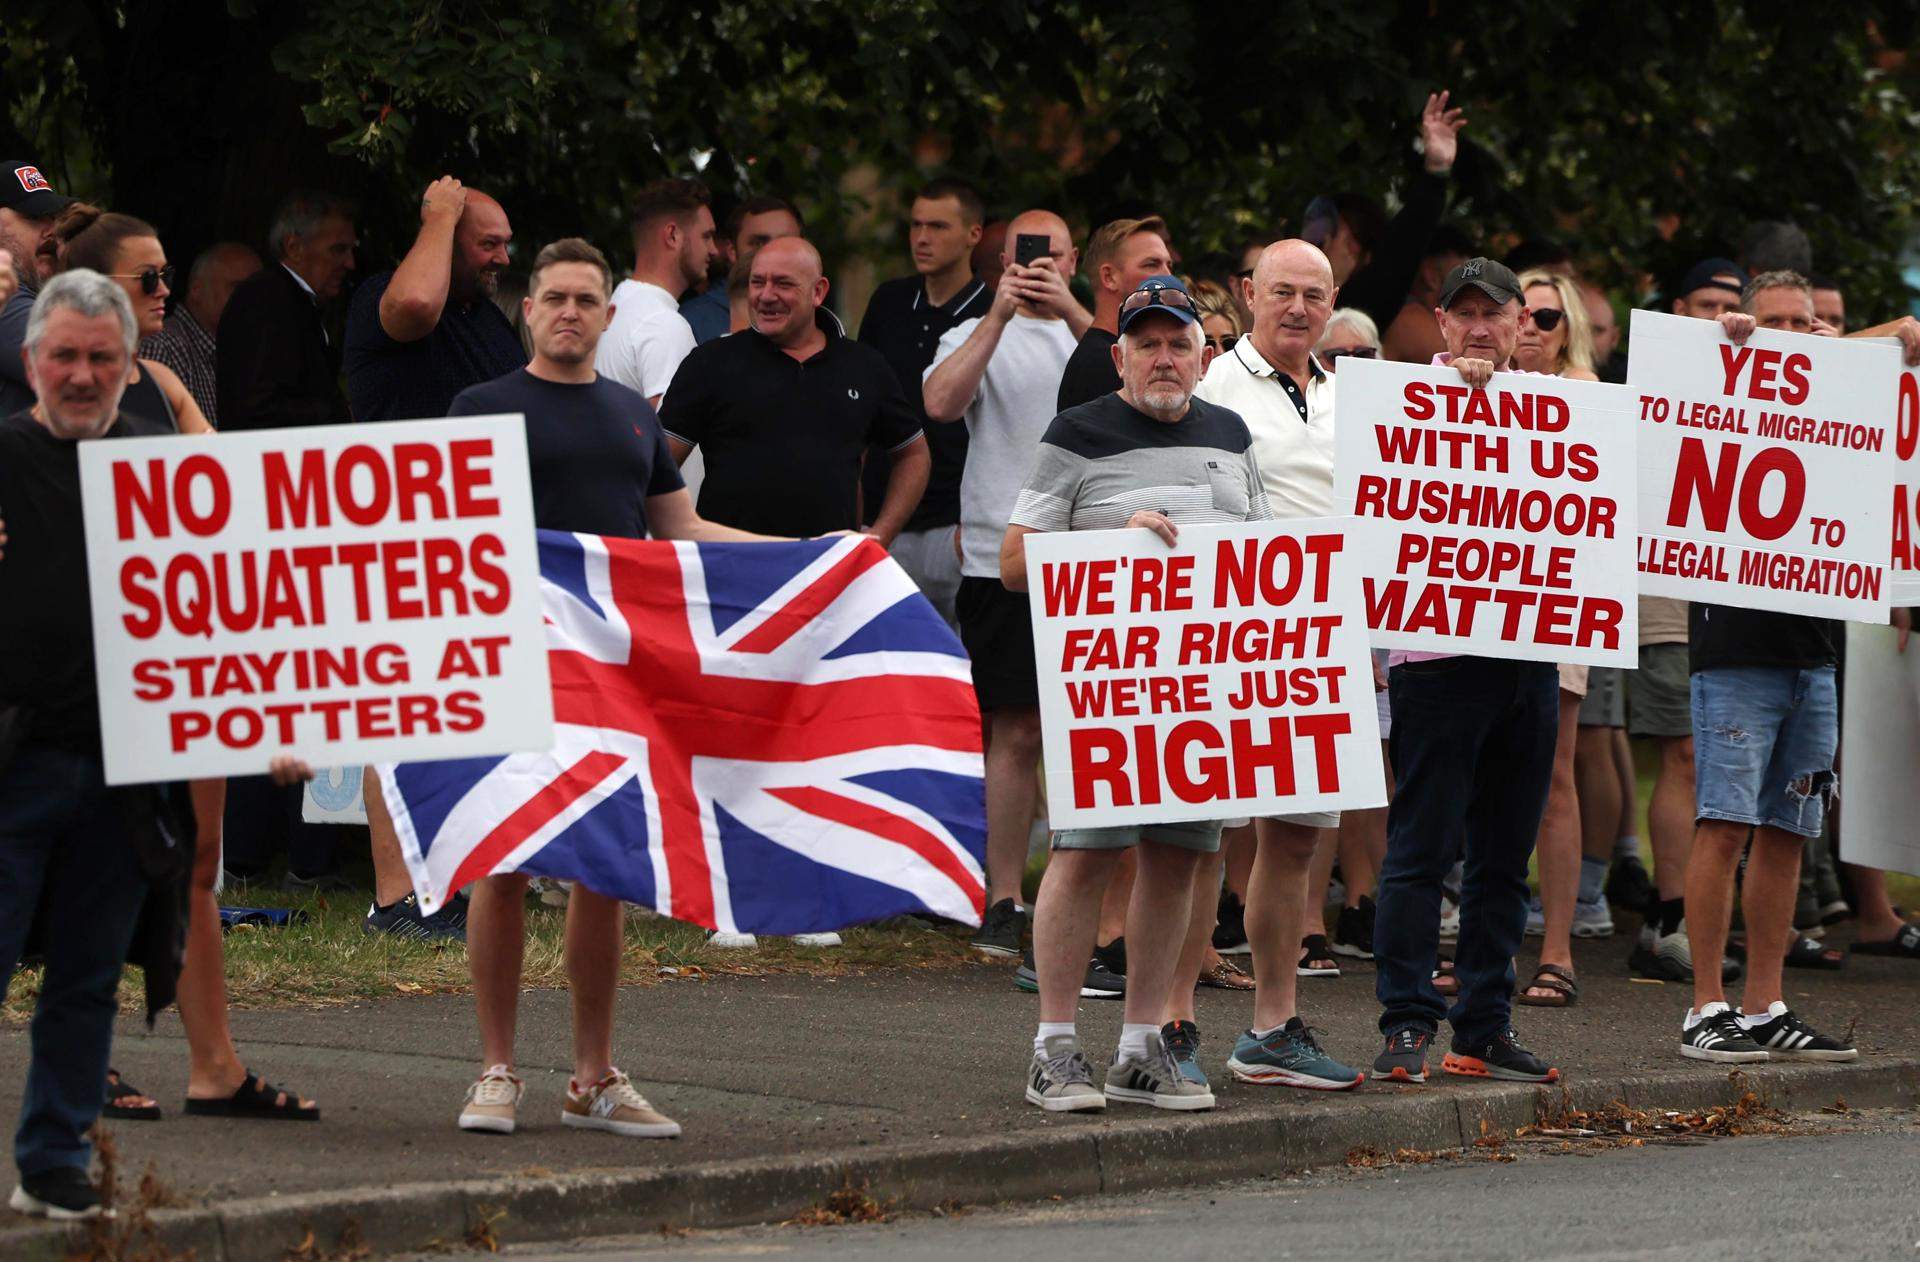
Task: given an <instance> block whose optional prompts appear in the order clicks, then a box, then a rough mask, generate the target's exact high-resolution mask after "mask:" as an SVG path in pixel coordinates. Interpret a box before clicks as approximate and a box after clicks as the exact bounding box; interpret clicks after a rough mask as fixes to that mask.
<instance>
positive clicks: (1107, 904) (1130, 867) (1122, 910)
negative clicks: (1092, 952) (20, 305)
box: [1093, 850, 1136, 946]
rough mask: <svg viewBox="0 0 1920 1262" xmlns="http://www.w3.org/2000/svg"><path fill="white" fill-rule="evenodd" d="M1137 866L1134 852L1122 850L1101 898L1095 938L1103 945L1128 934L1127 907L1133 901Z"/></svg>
mask: <svg viewBox="0 0 1920 1262" xmlns="http://www.w3.org/2000/svg"><path fill="white" fill-rule="evenodd" d="M1135 866H1136V861H1135V859H1134V852H1133V851H1132V850H1123V851H1121V852H1120V860H1119V862H1118V863H1116V864H1114V868H1113V876H1112V877H1111V878H1110V879H1109V880H1108V881H1107V891H1106V893H1105V894H1103V895H1102V896H1101V898H1100V929H1099V932H1098V933H1096V934H1095V935H1094V939H1093V940H1094V941H1095V942H1096V943H1098V944H1099V945H1101V946H1107V945H1109V944H1111V943H1112V942H1113V940H1114V939H1115V938H1119V937H1124V936H1126V932H1127V907H1128V905H1129V904H1130V903H1132V902H1133V874H1134V871H1135Z"/></svg>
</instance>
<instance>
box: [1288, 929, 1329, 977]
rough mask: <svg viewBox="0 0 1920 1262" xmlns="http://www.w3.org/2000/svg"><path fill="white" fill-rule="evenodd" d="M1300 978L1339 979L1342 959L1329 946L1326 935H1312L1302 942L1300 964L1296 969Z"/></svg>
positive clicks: (1295, 971)
mask: <svg viewBox="0 0 1920 1262" xmlns="http://www.w3.org/2000/svg"><path fill="white" fill-rule="evenodd" d="M1293 971H1294V973H1295V975H1297V976H1300V977H1338V976H1340V958H1339V957H1338V956H1336V955H1335V954H1334V953H1333V948H1332V947H1331V946H1329V945H1328V944H1327V935H1326V934H1324V933H1310V934H1308V935H1307V936H1306V937H1304V938H1302V939H1301V940H1300V963H1299V964H1298V965H1296V966H1295V967H1294V970H1293Z"/></svg>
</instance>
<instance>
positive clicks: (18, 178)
mask: <svg viewBox="0 0 1920 1262" xmlns="http://www.w3.org/2000/svg"><path fill="white" fill-rule="evenodd" d="M0 168H3V169H4V172H5V173H4V174H0V209H5V210H10V211H12V212H13V213H14V214H16V215H25V216H26V217H27V218H29V219H51V218H53V217H54V216H55V215H57V214H59V213H60V212H61V211H63V210H65V209H66V208H67V207H68V206H70V205H72V204H73V199H72V198H71V197H62V196H60V194H58V193H56V192H54V191H53V185H51V184H49V183H47V177H46V176H44V175H42V174H40V168H39V167H37V166H35V165H34V164H33V163H32V162H29V161H28V160H26V159H25V158H9V159H8V160H7V161H6V162H5V163H0Z"/></svg>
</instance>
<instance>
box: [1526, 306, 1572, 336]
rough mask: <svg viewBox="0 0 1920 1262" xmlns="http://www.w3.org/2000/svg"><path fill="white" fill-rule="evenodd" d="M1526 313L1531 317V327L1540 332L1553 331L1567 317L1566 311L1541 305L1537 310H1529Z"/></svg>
mask: <svg viewBox="0 0 1920 1262" xmlns="http://www.w3.org/2000/svg"><path fill="white" fill-rule="evenodd" d="M1527 314H1528V315H1530V316H1532V317H1533V327H1534V328H1536V329H1539V330H1540V331H1541V332H1542V333H1551V332H1553V331H1554V330H1555V329H1557V328H1559V327H1560V322H1561V321H1562V320H1564V319H1566V318H1567V313H1566V312H1564V311H1557V310H1555V309H1554V308H1552V307H1542V308H1540V310H1538V311H1529V312H1528V313H1527Z"/></svg>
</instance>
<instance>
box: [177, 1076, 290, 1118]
mask: <svg viewBox="0 0 1920 1262" xmlns="http://www.w3.org/2000/svg"><path fill="white" fill-rule="evenodd" d="M185 1111H186V1112H188V1113H192V1114H194V1115H195V1116H198V1117H257V1118H271V1119H273V1120H275V1121H284V1122H317V1121H319V1120H320V1106H319V1105H317V1104H312V1105H302V1104H301V1103H300V1097H299V1096H298V1095H296V1094H295V1093H294V1092H291V1091H287V1090H283V1089H282V1088H280V1087H276V1086H274V1085H273V1084H272V1083H270V1082H264V1081H262V1080H261V1079H260V1077H259V1075H257V1074H255V1073H254V1072H253V1071H252V1070H248V1071H247V1077H246V1081H244V1082H242V1083H241V1084H240V1085H239V1087H238V1088H236V1089H235V1090H234V1093H233V1094H232V1095H230V1096H227V1097H225V1098H224V1099H219V1100H199V1099H195V1098H194V1097H193V1096H188V1097H187V1104H186V1109H185Z"/></svg>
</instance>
